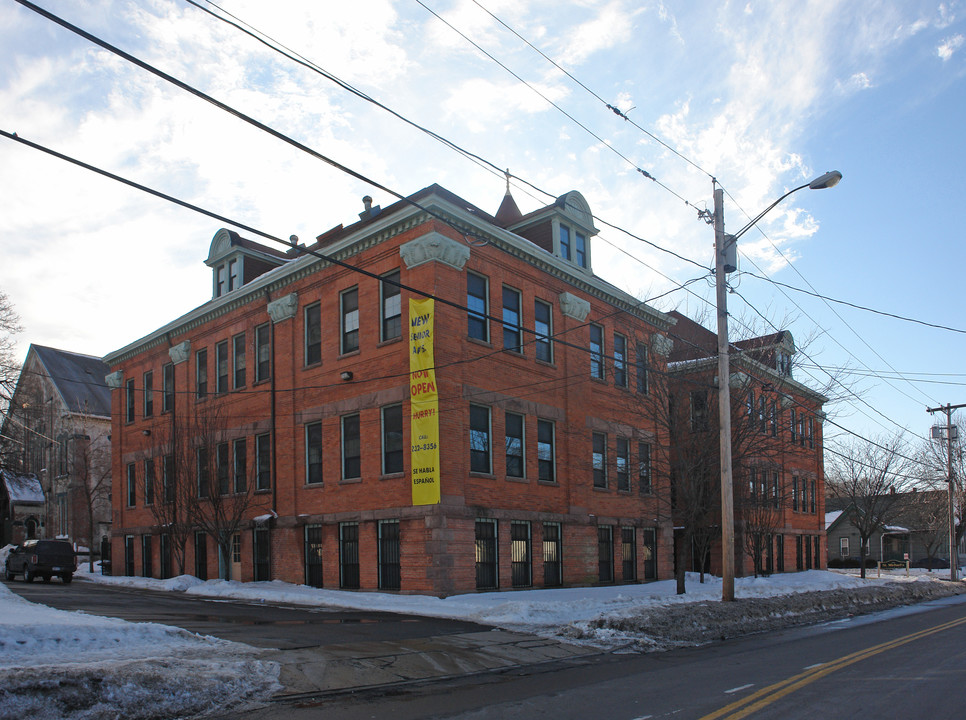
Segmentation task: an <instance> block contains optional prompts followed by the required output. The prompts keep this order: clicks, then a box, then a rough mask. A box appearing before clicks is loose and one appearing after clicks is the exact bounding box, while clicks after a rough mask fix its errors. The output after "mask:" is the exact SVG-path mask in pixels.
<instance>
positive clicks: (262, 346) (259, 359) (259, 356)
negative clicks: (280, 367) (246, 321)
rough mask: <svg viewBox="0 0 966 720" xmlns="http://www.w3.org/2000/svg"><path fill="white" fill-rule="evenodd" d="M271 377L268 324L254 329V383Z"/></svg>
mask: <svg viewBox="0 0 966 720" xmlns="http://www.w3.org/2000/svg"><path fill="white" fill-rule="evenodd" d="M271 375H272V334H271V328H270V326H269V324H268V323H265V324H264V325H259V326H258V327H257V328H255V382H261V381H262V380H268V379H269V378H270V377H271Z"/></svg>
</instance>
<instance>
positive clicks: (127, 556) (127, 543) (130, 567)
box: [124, 535, 134, 577]
mask: <svg viewBox="0 0 966 720" xmlns="http://www.w3.org/2000/svg"><path fill="white" fill-rule="evenodd" d="M124 574H125V575H126V576H127V577H134V536H133V535H125V536H124Z"/></svg>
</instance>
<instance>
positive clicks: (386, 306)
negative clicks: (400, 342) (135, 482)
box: [379, 270, 402, 342]
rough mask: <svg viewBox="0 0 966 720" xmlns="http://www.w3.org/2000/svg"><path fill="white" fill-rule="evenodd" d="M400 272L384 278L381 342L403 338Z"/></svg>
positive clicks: (381, 284)
mask: <svg viewBox="0 0 966 720" xmlns="http://www.w3.org/2000/svg"><path fill="white" fill-rule="evenodd" d="M399 277H400V276H399V271H398V270H394V271H393V272H391V273H387V274H386V275H383V276H382V282H381V283H380V285H379V287H380V292H381V293H382V303H381V318H380V320H381V322H380V325H381V335H380V338H379V339H380V340H381V341H382V342H386V341H387V340H395V339H396V338H398V337H402V289H401V288H400V287H399Z"/></svg>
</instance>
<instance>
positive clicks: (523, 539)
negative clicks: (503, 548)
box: [510, 521, 533, 588]
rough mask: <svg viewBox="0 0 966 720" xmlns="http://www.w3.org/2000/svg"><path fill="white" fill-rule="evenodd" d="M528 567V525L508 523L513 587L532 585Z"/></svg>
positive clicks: (514, 522) (525, 523) (519, 522)
mask: <svg viewBox="0 0 966 720" xmlns="http://www.w3.org/2000/svg"><path fill="white" fill-rule="evenodd" d="M531 572H532V571H531V567H530V523H528V522H523V521H513V522H511V523H510V579H511V583H512V585H513V587H515V588H523V587H531V586H532V585H533V577H532V574H531Z"/></svg>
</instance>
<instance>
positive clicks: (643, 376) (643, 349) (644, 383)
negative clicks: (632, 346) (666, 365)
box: [636, 343, 650, 395]
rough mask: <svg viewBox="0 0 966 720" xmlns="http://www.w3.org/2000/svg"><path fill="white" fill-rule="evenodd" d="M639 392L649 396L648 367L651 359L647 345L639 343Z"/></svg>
mask: <svg viewBox="0 0 966 720" xmlns="http://www.w3.org/2000/svg"><path fill="white" fill-rule="evenodd" d="M636 364H637V392H639V393H641V394H642V395H647V392H648V381H649V378H648V376H647V374H648V370H649V368H648V365H649V364H650V358H649V357H648V354H647V345H645V344H644V343H637V363H636Z"/></svg>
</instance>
